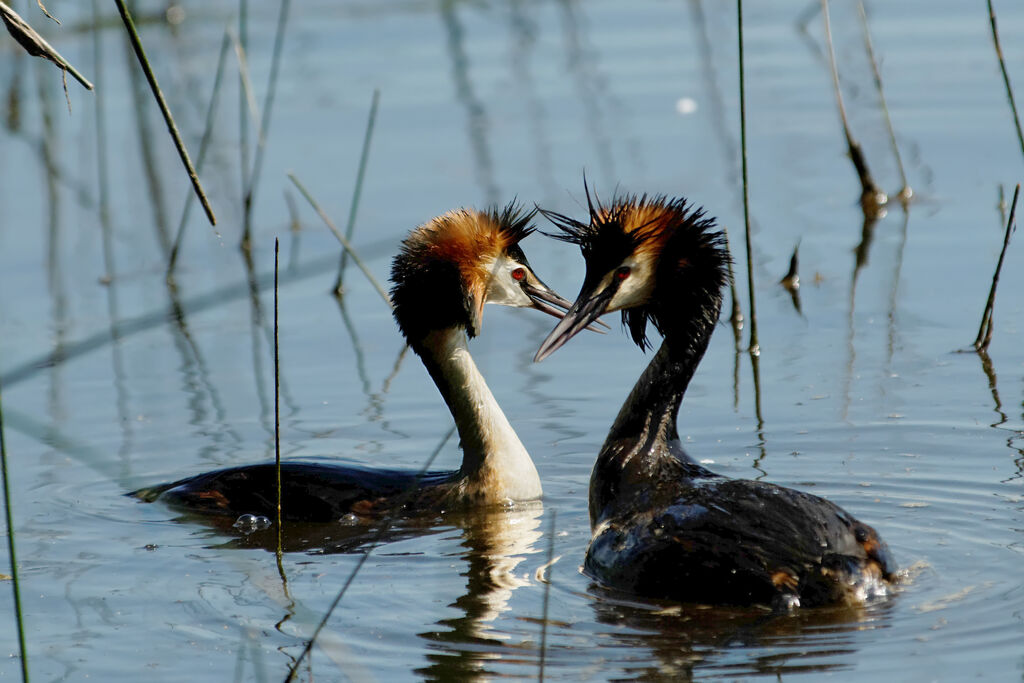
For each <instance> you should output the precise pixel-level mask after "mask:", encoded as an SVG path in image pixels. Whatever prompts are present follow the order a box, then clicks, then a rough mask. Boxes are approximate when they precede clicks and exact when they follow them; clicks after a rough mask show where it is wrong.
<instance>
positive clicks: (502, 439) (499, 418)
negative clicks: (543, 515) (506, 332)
mask: <svg viewBox="0 0 1024 683" xmlns="http://www.w3.org/2000/svg"><path fill="white" fill-rule="evenodd" d="M422 348H423V351H424V352H425V356H429V358H427V357H425V358H424V361H425V362H426V363H427V364H428V367H429V366H431V365H432V366H433V368H431V374H432V375H433V377H434V381H435V382H436V383H437V384H438V388H439V389H440V390H441V393H442V394H444V396H445V400H446V401H447V402H448V407H449V409H450V410H451V411H452V415H453V416H454V418H455V424H456V425H457V426H458V429H459V438H460V439H461V442H462V444H461V445H462V468H461V470H460V475H461V478H462V482H461V483H460V488H461V493H462V495H464V496H466V497H470V498H473V499H475V500H478V501H479V500H481V499H482V502H491V503H504V502H508V501H519V500H531V499H534V498H539V497H540V495H541V492H542V491H541V485H540V476H539V475H538V474H537V468H536V467H534V465H533V460H531V459H530V454H529V453H527V452H526V448H525V447H524V446H523V444H522V442H521V441H520V440H519V437H518V436H516V433H515V430H514V429H512V425H510V424H509V422H508V419H506V417H505V413H503V412H502V411H501V407H500V406H499V405H498V402H497V401H496V400H495V398H494V395H493V394H491V390H490V389H489V388H488V387H487V382H485V381H484V378H483V375H481V374H480V371H479V370H478V369H477V367H476V363H474V362H473V358H472V356H470V354H469V349H468V348H467V346H466V333H465V332H464V331H463V330H462V329H459V328H450V329H447V330H437V331H434V332H431V333H430V334H428V335H427V336H426V338H425V339H423V340H422Z"/></svg>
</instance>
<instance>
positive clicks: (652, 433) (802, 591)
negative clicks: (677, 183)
mask: <svg viewBox="0 0 1024 683" xmlns="http://www.w3.org/2000/svg"><path fill="white" fill-rule="evenodd" d="M587 201H588V207H589V213H590V216H589V220H588V222H586V223H582V222H579V221H576V220H573V219H572V218H569V217H566V216H563V215H560V214H556V213H553V212H544V213H545V215H546V216H547V217H548V218H549V219H550V220H552V222H554V223H555V225H556V226H558V227H559V228H560V229H561V231H562V234H560V235H557V237H559V238H560V239H562V240H564V241H567V242H571V243H574V244H577V245H579V247H580V249H581V250H582V252H583V257H584V259H585V260H586V276H585V278H584V281H583V286H582V289H581V290H580V293H579V296H578V297H577V299H576V301H575V303H574V304H573V305H572V308H570V309H569V311H568V313H567V314H566V316H565V317H564V318H563V319H562V320H561V322H559V323H558V325H557V326H556V327H555V329H554V330H552V332H551V334H550V335H549V336H548V337H547V339H545V340H544V342H543V343H542V344H541V346H540V349H539V350H538V351H537V355H536V357H535V359H534V360H537V361H540V360H543V359H544V358H546V357H547V356H549V355H551V354H552V353H553V352H554V351H555V350H557V349H558V348H560V347H561V346H562V345H563V344H565V343H566V342H567V341H569V339H570V338H572V337H573V336H574V335H575V334H577V333H578V332H579V331H580V330H582V329H583V328H584V327H586V326H587V325H590V324H591V323H593V322H594V321H595V320H597V318H598V317H599V316H600V315H602V314H603V313H606V312H612V311H619V310H621V311H622V321H623V324H624V325H625V326H626V327H627V328H628V329H629V331H630V334H631V336H632V338H633V341H634V342H635V343H636V344H637V345H638V346H639V347H640V348H641V349H646V348H647V347H648V346H649V342H648V340H647V323H648V322H651V323H652V324H653V325H654V327H655V329H657V330H658V332H660V333H661V335H662V336H663V338H664V341H663V342H662V344H661V347H660V348H659V349H658V351H657V353H655V355H654V357H653V358H652V359H651V362H650V364H649V365H648V366H647V369H646V370H644V372H643V374H641V376H640V379H639V380H638V381H637V383H636V385H635V386H634V387H633V390H632V392H631V393H630V395H629V397H628V398H627V399H626V402H625V403H624V404H623V406H622V408H621V409H620V410H619V414H618V416H617V417H616V418H615V421H614V423H613V424H612V427H611V430H610V431H609V433H608V437H607V438H606V439H605V442H604V445H603V446H602V447H601V451H600V453H599V455H598V457H597V462H596V463H595V465H594V469H593V472H592V474H591V478H590V524H591V531H592V538H591V542H590V546H589V548H588V549H587V555H586V560H585V564H584V570H585V571H586V573H587V574H588V575H590V576H591V577H592V578H594V579H597V580H598V581H599V582H601V583H602V584H605V585H606V586H610V587H612V588H616V589H620V590H623V591H626V592H629V593H633V594H638V595H643V596H648V597H655V598H669V599H674V600H679V601H683V602H699V603H717V604H735V605H750V604H764V605H770V606H772V607H774V608H776V609H790V608H794V607H797V606H805V607H808V606H814V605H823V604H830V603H848V604H856V603H860V602H863V601H865V600H866V599H869V598H871V597H875V596H879V595H883V594H885V593H887V592H888V588H889V585H890V584H891V582H892V581H893V580H894V579H895V565H894V563H893V561H892V559H891V557H890V555H889V551H888V548H887V547H886V545H885V543H884V542H883V541H882V540H881V539H880V538H879V536H878V534H877V533H876V532H875V530H874V529H873V528H871V527H870V526H868V525H867V524H863V523H862V522H859V521H858V520H856V519H854V518H853V517H852V516H851V515H850V514H849V513H847V512H846V511H845V510H843V509H842V508H840V507H839V506H837V505H835V504H833V503H831V502H829V501H827V500H825V499H824V498H819V497H818V496H813V495H810V494H807V493H803V492H801V491H796V490H793V489H790V488H785V487H782V486H777V485H775V484H770V483H765V482H759V481H748V480H743V479H729V478H727V477H723V476H721V475H718V474H715V473H713V472H711V471H709V470H707V469H705V468H704V467H702V466H701V465H699V464H698V463H697V462H695V461H694V460H692V459H691V458H690V457H689V456H688V455H687V454H686V453H685V452H684V451H683V448H682V446H681V444H680V441H679V434H678V432H677V430H676V419H677V416H678V414H679V406H680V403H681V402H682V399H683V395H684V394H685V392H686V388H687V385H688V384H689V383H690V379H691V378H692V377H693V373H694V371H695V370H696V369H697V365H698V363H699V362H700V360H701V358H702V357H703V355H704V352H705V350H706V349H707V347H708V342H709V341H710V339H711V333H712V332H713V331H714V328H715V324H716V323H717V321H718V317H719V313H720V311H721V306H722V287H723V286H724V285H725V284H726V283H727V282H728V278H729V275H728V271H729V269H728V266H729V260H730V258H729V254H728V251H727V248H726V246H725V239H724V236H723V234H722V233H721V232H719V231H718V230H717V229H716V228H715V223H714V220H713V219H711V218H707V217H706V216H705V214H704V211H703V210H701V209H696V208H694V207H692V206H691V205H690V204H688V203H687V201H686V200H685V199H669V198H666V197H662V196H659V197H648V196H646V195H644V196H627V197H623V198H620V199H618V200H617V201H613V202H612V204H611V205H610V206H608V207H605V206H602V205H601V203H600V201H596V203H595V201H592V200H591V198H590V195H589V191H588V192H587Z"/></svg>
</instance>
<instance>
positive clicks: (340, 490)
mask: <svg viewBox="0 0 1024 683" xmlns="http://www.w3.org/2000/svg"><path fill="white" fill-rule="evenodd" d="M533 216H534V211H529V212H526V211H523V210H522V209H520V208H519V207H518V206H517V205H516V204H515V203H514V202H513V203H510V204H509V205H508V206H506V207H505V208H504V209H502V210H500V211H499V210H498V209H493V210H491V211H487V212H481V211H476V210H472V209H460V210H456V211H450V212H448V213H446V214H444V215H442V216H438V217H436V218H434V219H432V220H430V221H428V222H427V223H425V224H424V225H421V226H420V227H418V228H416V229H415V230H413V231H412V232H411V233H410V234H409V235H408V237H406V239H405V240H404V241H403V243H402V247H401V251H400V252H399V254H398V255H397V256H396V257H395V259H394V262H393V265H392V270H391V280H392V283H393V288H392V290H391V298H392V301H393V303H394V317H395V321H396V322H397V323H398V327H399V328H400V329H401V331H402V334H403V335H404V336H405V338H406V340H407V341H408V343H409V345H410V346H411V347H412V349H413V351H415V352H416V354H417V355H419V357H420V359H421V360H422V361H423V364H424V365H425V366H426V368H427V371H428V372H429V373H430V376H431V378H432V379H433V380H434V383H435V384H436V385H437V388H438V390H439V391H440V392H441V396H442V397H443V398H444V400H445V403H446V404H447V405H448V408H449V410H450V411H451V413H452V416H453V417H454V418H455V423H456V426H457V428H458V433H459V438H460V441H461V446H462V466H461V468H460V469H459V470H457V471H455V472H428V473H426V474H422V475H420V474H417V473H415V472H411V471H401V470H384V469H371V468H361V467H349V466H343V465H332V464H326V463H308V462H295V461H290V462H283V463H281V486H282V492H281V503H282V514H283V518H284V519H287V520H301V521H314V522H329V521H337V520H339V519H343V518H344V519H346V520H351V519H352V516H353V515H355V516H356V517H357V518H363V517H365V518H371V519H372V518H376V517H379V516H380V515H381V514H382V513H385V512H388V513H394V514H402V515H408V514H418V513H423V512H439V511H442V510H447V509H452V508H459V507H466V506H478V505H488V504H505V503H509V502H515V501H527V500H532V499H535V498H539V497H540V495H541V483H540V477H539V476H538V474H537V469H536V467H534V464H533V461H532V460H531V459H530V455H529V453H527V451H526V448H525V447H524V446H523V444H522V442H521V441H520V440H519V437H518V436H517V435H516V433H515V430H513V429H512V426H511V425H510V424H509V422H508V420H507V419H506V417H505V414H504V413H503V412H502V410H501V408H500V407H499V406H498V403H497V401H496V400H495V398H494V396H493V395H492V394H491V391H490V390H489V389H488V387H487V383H486V382H485V381H484V378H483V376H482V375H481V374H480V372H479V370H478V369H477V366H476V364H475V363H474V362H473V359H472V357H471V356H470V354H469V350H468V347H467V341H468V339H469V338H472V337H475V336H476V335H477V334H478V333H479V332H480V326H481V319H482V317H483V307H484V304H487V303H495V304H502V305H505V306H514V307H520V308H527V307H530V308H535V309H538V310H540V311H543V312H545V313H548V314H550V315H554V316H556V317H559V318H560V317H561V316H562V315H564V309H566V308H568V307H569V302H568V301H567V300H566V299H564V298H562V297H561V296H559V295H558V294H557V293H555V292H554V291H552V290H551V289H549V288H548V287H547V286H546V285H545V284H544V283H543V282H542V281H541V280H540V279H539V278H538V277H537V276H536V274H535V273H534V272H533V269H532V268H531V267H530V264H529V262H528V261H527V260H526V256H525V254H524V253H523V251H522V249H521V248H520V247H519V242H520V241H522V239H523V238H525V237H526V236H527V235H529V234H530V233H531V232H533V230H534V228H533V226H532V225H531V220H532V219H533ZM556 307H561V308H556ZM129 495H132V496H135V497H137V498H141V499H142V500H145V501H154V500H161V501H165V502H168V503H170V504H172V505H174V506H175V507H179V508H184V509H186V510H188V511H191V512H202V513H212V514H218V515H222V516H227V515H235V516H238V515H262V516H267V517H270V518H273V517H274V516H275V515H276V509H277V472H276V466H275V464H274V463H265V464H256V465H243V466H239V467H231V468H228V469H221V470H217V471H214V472H208V473H205V474H200V475H197V476H193V477H189V478H187V479H182V480H180V481H175V482H172V483H169V484H163V485H159V486H155V487H150V488H144V489H140V490H138V491H134V492H133V493H130V494H129ZM399 507H400V508H401V509H396V508H399Z"/></svg>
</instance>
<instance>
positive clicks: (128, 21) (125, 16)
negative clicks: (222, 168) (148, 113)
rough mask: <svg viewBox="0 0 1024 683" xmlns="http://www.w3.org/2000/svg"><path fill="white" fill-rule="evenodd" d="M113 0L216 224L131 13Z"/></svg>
mask: <svg viewBox="0 0 1024 683" xmlns="http://www.w3.org/2000/svg"><path fill="white" fill-rule="evenodd" d="M114 1H115V2H116V3H117V10H118V11H119V12H120V13H121V20H122V21H124V26H125V28H126V29H128V37H129V39H130V40H131V44H132V49H133V50H135V56H136V57H138V59H139V65H140V66H141V67H142V72H143V73H144V74H146V80H147V81H148V82H149V88H150V90H152V91H153V97H154V98H155V99H156V103H157V105H158V106H159V107H160V113H161V114H163V117H164V122H165V123H166V124H167V132H168V133H170V134H171V138H172V139H173V140H174V147H175V149H177V150H178V156H179V157H181V163H182V164H183V165H184V166H185V170H186V171H187V172H188V177H189V180H191V181H192V187H193V188H194V189H195V192H196V196H197V197H199V202H200V203H201V204H202V205H203V210H204V211H205V212H206V217H207V219H209V221H210V225H216V224H217V218H216V216H214V215H213V208H211V207H210V202H209V200H207V199H206V193H205V192H204V191H203V186H202V184H201V183H200V182H199V176H198V175H197V174H196V169H195V168H194V167H193V166H192V160H191V159H190V158H189V156H188V150H187V149H185V143H184V142H182V139H181V133H179V132H178V125H177V124H176V123H175V122H174V116H172V115H171V110H170V108H169V107H168V106H167V101H166V100H165V99H164V94H163V92H162V91H161V90H160V85H159V84H158V83H157V82H156V75H155V74H154V73H153V69H152V68H151V67H150V65H149V60H148V59H147V58H146V51H145V50H144V49H143V47H142V40H140V39H139V33H138V31H136V30H135V22H133V21H132V17H131V14H129V13H128V8H127V7H125V4H124V0H114Z"/></svg>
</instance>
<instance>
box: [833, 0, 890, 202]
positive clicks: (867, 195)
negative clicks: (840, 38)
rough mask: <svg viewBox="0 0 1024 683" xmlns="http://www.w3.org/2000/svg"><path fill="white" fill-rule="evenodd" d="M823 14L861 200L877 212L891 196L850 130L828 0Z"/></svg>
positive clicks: (837, 95)
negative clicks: (879, 180) (881, 184)
mask: <svg viewBox="0 0 1024 683" xmlns="http://www.w3.org/2000/svg"><path fill="white" fill-rule="evenodd" d="M821 15H822V18H823V19H824V21H825V44H826V46H827V47H828V62H829V67H830V68H831V70H832V85H833V87H834V88H835V93H836V105H837V106H838V107H839V119H840V121H841V122H842V124H843V135H845V136H846V147H847V151H848V153H849V155H850V161H852V162H853V167H854V169H855V170H856V171H857V178H858V179H859V180H860V188H861V193H860V202H861V207H862V208H863V209H864V212H865V213H871V214H877V213H878V211H879V209H880V208H881V207H882V206H883V205H885V203H886V202H887V201H889V198H888V197H887V196H886V194H885V193H884V192H882V191H881V190H880V189H879V188H878V185H876V184H875V180H874V178H873V177H872V176H871V171H870V170H869V169H868V162H867V159H865V158H864V152H863V151H861V148H860V144H858V143H857V141H856V140H854V139H853V133H851V132H850V122H849V120H848V119H847V118H846V105H845V104H843V92H842V89H841V88H840V87H839V69H838V68H837V67H836V52H835V49H834V48H833V47H832V24H831V22H830V21H829V14H828V0H821Z"/></svg>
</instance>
